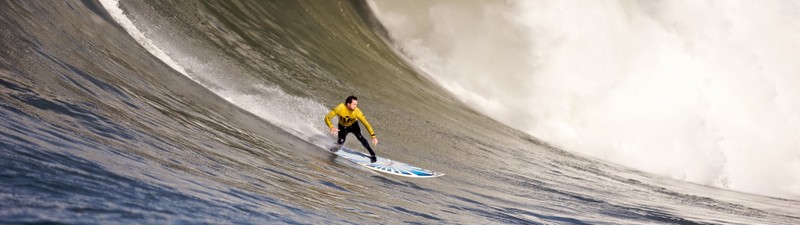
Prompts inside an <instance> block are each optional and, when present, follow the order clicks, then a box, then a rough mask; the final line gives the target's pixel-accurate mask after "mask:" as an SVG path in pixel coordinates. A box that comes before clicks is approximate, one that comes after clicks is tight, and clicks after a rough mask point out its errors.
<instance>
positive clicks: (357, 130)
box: [350, 122, 375, 162]
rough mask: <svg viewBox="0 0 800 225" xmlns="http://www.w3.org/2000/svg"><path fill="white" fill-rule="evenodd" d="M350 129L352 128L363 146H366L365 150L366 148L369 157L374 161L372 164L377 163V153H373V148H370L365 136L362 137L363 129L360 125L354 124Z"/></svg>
mask: <svg viewBox="0 0 800 225" xmlns="http://www.w3.org/2000/svg"><path fill="white" fill-rule="evenodd" d="M350 127H351V128H352V132H353V134H355V135H356V138H357V139H358V141H360V142H361V145H364V148H366V149H367V151H369V155H370V158H371V159H372V162H375V152H374V151H372V147H369V142H368V141H367V139H366V138H364V135H361V127H360V126H359V125H358V122H356V123H354V124H353V126H350Z"/></svg>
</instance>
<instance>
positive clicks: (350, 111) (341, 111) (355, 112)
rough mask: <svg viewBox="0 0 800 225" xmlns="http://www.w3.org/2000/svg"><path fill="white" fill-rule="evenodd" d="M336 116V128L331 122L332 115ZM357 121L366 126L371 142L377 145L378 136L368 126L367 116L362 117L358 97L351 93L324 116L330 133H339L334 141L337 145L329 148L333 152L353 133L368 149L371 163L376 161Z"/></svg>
mask: <svg viewBox="0 0 800 225" xmlns="http://www.w3.org/2000/svg"><path fill="white" fill-rule="evenodd" d="M336 116H339V125H338V128H337V127H334V126H333V124H332V123H331V119H333V117H336ZM358 121H361V122H362V123H364V127H366V128H367V131H369V135H370V136H372V144H373V145H376V146H377V145H378V138H377V137H375V132H374V131H373V130H372V126H370V125H369V122H367V118H364V113H362V112H361V110H360V109H358V98H356V96H352V95H351V96H349V97H347V99H345V101H344V103H340V104H339V105H337V106H336V107H334V108H333V109H332V110H331V112H329V113H328V115H326V116H325V124H328V128H330V129H331V134H337V133H338V135H339V139H338V140H337V141H336V143H337V144H339V146H337V147H335V148H333V149H331V151H333V152H336V151H339V147H341V145H342V144H344V140H345V138H346V137H347V134H348V133H353V134H355V135H356V138H357V139H358V141H360V142H361V144H362V145H364V148H366V149H367V150H368V151H369V155H370V157H369V159H370V161H371V162H372V163H375V162H376V161H377V158H376V157H375V152H374V151H372V148H371V147H370V146H369V143H367V139H366V138H364V136H363V135H361V127H360V126H358Z"/></svg>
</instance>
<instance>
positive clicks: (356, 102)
mask: <svg viewBox="0 0 800 225" xmlns="http://www.w3.org/2000/svg"><path fill="white" fill-rule="evenodd" d="M357 105H358V100H353V101H352V102H350V104H347V109H349V110H350V111H353V110H356V107H357Z"/></svg>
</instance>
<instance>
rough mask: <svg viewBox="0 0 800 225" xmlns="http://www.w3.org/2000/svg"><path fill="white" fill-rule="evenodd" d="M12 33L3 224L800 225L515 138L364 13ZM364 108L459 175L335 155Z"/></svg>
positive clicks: (36, 23)
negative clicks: (339, 139)
mask: <svg viewBox="0 0 800 225" xmlns="http://www.w3.org/2000/svg"><path fill="white" fill-rule="evenodd" d="M476 7H481V6H480V5H478V6H476ZM0 15H2V17H0V28H2V30H3V32H0V46H2V48H0V49H2V50H0V86H1V87H0V165H2V167H0V223H2V224H275V223H277V224H375V223H379V224H797V223H798V222H800V204H798V203H799V202H798V201H797V200H795V199H792V198H776V197H769V196H765V195H757V194H751V193H743V192H736V191H733V190H730V189H724V188H719V187H714V186H704V185H699V184H696V183H690V182H685V181H681V180H676V179H672V178H669V177H665V176H661V175H657V174H653V173H649V172H642V171H640V170H636V169H631V168H629V167H625V166H620V165H617V164H612V163H609V162H606V161H604V160H601V159H598V158H597V157H592V156H585V155H583V154H576V153H573V152H574V151H571V150H570V149H561V148H559V147H557V146H556V145H552V144H549V143H548V142H545V141H543V140H541V139H540V138H538V137H536V136H533V135H531V134H529V133H527V132H524V131H520V130H517V129H515V128H512V127H509V126H507V125H504V124H503V123H502V122H498V121H497V120H496V118H493V117H492V115H489V116H487V115H486V114H485V112H481V111H479V110H475V109H474V108H472V107H471V106H470V105H468V104H464V102H463V101H462V99H460V98H459V96H458V94H454V92H452V91H450V90H448V89H447V88H446V87H442V86H441V85H440V83H439V82H438V81H436V80H435V79H431V77H430V74H427V73H425V72H424V71H422V70H421V69H420V68H423V67H421V66H420V65H418V64H415V62H414V61H413V60H409V59H408V58H407V55H403V54H402V53H400V52H399V51H397V50H396V49H395V47H396V45H395V44H392V42H391V40H392V39H391V33H392V30H391V29H384V27H382V26H381V24H382V20H381V19H379V17H378V16H377V15H381V14H380V12H379V11H373V9H372V8H371V6H370V5H369V4H368V3H367V2H361V1H236V2H233V1H202V0H201V1H138V0H131V1H122V2H117V1H114V0H102V1H92V0H83V1H9V2H4V3H0ZM386 27H389V26H386ZM348 95H357V96H358V97H359V100H360V101H359V107H361V109H362V110H363V111H364V112H365V114H366V116H367V118H368V119H369V120H370V122H371V123H372V125H373V127H374V128H375V130H376V133H377V136H378V138H379V140H380V143H379V145H378V146H376V148H375V149H376V152H377V154H379V155H381V156H384V157H387V158H391V159H395V160H398V161H402V162H407V163H411V164H414V165H417V166H420V167H423V168H427V169H431V170H434V171H438V172H443V173H445V174H447V175H445V176H443V177H439V178H435V179H411V178H403V177H396V176H390V175H385V174H378V173H375V172H371V171H368V170H365V169H362V168H360V167H358V166H356V165H353V164H352V163H350V162H348V161H346V160H343V159H340V158H337V157H335V156H334V155H333V154H330V153H329V152H326V150H325V149H323V148H321V147H320V146H323V145H324V144H325V143H328V142H329V141H331V140H332V139H331V136H330V135H329V134H328V133H327V127H325V125H324V123H323V122H322V117H323V116H324V114H325V113H326V112H327V110H328V109H329V108H331V107H333V106H335V105H336V104H338V103H340V102H342V101H343V99H344V98H345V97H346V96H348ZM349 139H350V140H349V141H348V145H349V146H350V147H352V148H354V149H361V147H360V146H359V145H358V144H357V142H356V141H354V140H353V139H354V138H353V137H352V136H351V137H350V138H349ZM361 150H363V149H361Z"/></svg>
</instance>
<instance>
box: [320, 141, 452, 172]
mask: <svg viewBox="0 0 800 225" xmlns="http://www.w3.org/2000/svg"><path fill="white" fill-rule="evenodd" d="M335 154H336V155H338V156H341V157H342V158H345V159H347V160H350V161H352V162H354V163H356V164H359V165H362V166H364V167H367V168H369V169H371V170H375V171H378V172H383V173H388V174H392V175H397V176H404V177H415V178H431V177H440V176H443V175H444V174H443V173H437V172H433V171H430V170H426V169H422V168H419V167H416V166H412V165H408V164H405V163H402V162H398V161H394V160H391V159H387V158H381V157H380V156H379V157H378V160H377V162H375V163H370V161H369V155H367V154H364V153H362V152H359V151H356V150H353V149H349V148H346V147H342V148H341V149H340V150H339V151H337V152H336V153H335Z"/></svg>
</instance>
